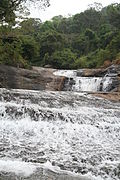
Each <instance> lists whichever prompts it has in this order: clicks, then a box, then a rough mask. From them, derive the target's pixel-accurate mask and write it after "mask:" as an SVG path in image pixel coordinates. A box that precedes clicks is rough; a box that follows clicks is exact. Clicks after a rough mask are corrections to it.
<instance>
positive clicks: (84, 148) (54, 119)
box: [0, 89, 120, 180]
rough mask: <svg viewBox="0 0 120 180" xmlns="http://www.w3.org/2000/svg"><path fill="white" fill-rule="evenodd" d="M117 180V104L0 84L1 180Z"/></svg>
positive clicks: (82, 95)
mask: <svg viewBox="0 0 120 180" xmlns="http://www.w3.org/2000/svg"><path fill="white" fill-rule="evenodd" d="M16 179H17V180H21V179H22V180H23V179H28V180H113V179H114V180H119V179H120V103H113V102H109V101H107V100H103V99H100V98H95V97H93V96H90V95H87V94H86V93H78V92H44V91H41V92H37V91H27V90H6V89H0V180H16Z"/></svg>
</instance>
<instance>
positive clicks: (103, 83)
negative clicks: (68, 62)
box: [54, 70, 114, 92]
mask: <svg viewBox="0 0 120 180" xmlns="http://www.w3.org/2000/svg"><path fill="white" fill-rule="evenodd" d="M54 74H55V75H57V76H65V77H67V79H66V82H65V85H64V90H65V91H78V92H81V91H82V92H84V91H86V92H87V91H90V92H97V91H103V92H108V91H110V90H111V89H112V84H113V79H114V77H106V76H105V77H79V76H77V71H76V70H58V71H55V72H54Z"/></svg>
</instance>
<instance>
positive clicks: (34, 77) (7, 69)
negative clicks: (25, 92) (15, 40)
mask: <svg viewBox="0 0 120 180" xmlns="http://www.w3.org/2000/svg"><path fill="white" fill-rule="evenodd" d="M53 71H54V69H49V68H48V69H47V68H40V67H33V68H32V70H28V69H22V68H15V67H11V66H5V65H0V87H1V88H12V89H30V90H61V89H62V85H63V83H64V79H63V77H59V76H55V75H53Z"/></svg>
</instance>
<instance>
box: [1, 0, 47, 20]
mask: <svg viewBox="0 0 120 180" xmlns="http://www.w3.org/2000/svg"><path fill="white" fill-rule="evenodd" d="M28 2H29V3H34V5H35V4H36V3H37V5H39V6H43V7H46V6H49V0H1V1H0V23H14V22H15V18H16V12H17V11H20V10H21V9H23V8H24V7H25V4H26V3H28Z"/></svg>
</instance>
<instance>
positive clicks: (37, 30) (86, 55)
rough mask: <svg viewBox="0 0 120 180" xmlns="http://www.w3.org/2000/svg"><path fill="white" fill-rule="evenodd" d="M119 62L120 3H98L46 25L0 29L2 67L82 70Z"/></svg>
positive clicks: (30, 23)
mask: <svg viewBox="0 0 120 180" xmlns="http://www.w3.org/2000/svg"><path fill="white" fill-rule="evenodd" d="M0 18H1V16H0ZM0 22H1V21H0ZM115 59H120V4H111V5H109V6H107V7H104V8H103V7H102V6H101V4H98V3H95V4H94V5H92V6H90V7H89V8H88V9H87V10H85V11H84V12H81V13H79V14H76V15H74V16H71V17H68V18H65V17H63V16H61V15H60V16H56V17H53V18H52V20H51V21H46V22H44V23H42V22H41V20H40V19H33V18H29V19H24V20H23V21H22V22H21V23H19V25H17V26H15V27H13V24H12V23H11V20H10V21H7V23H5V22H4V23H1V26H0V63H1V64H7V65H13V66H19V67H25V68H30V67H31V66H32V65H34V66H45V65H48V64H49V65H51V66H52V67H53V68H58V69H78V68H84V67H87V68H94V67H100V66H101V65H103V64H104V62H105V61H106V60H109V61H111V62H112V61H113V60H115Z"/></svg>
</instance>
